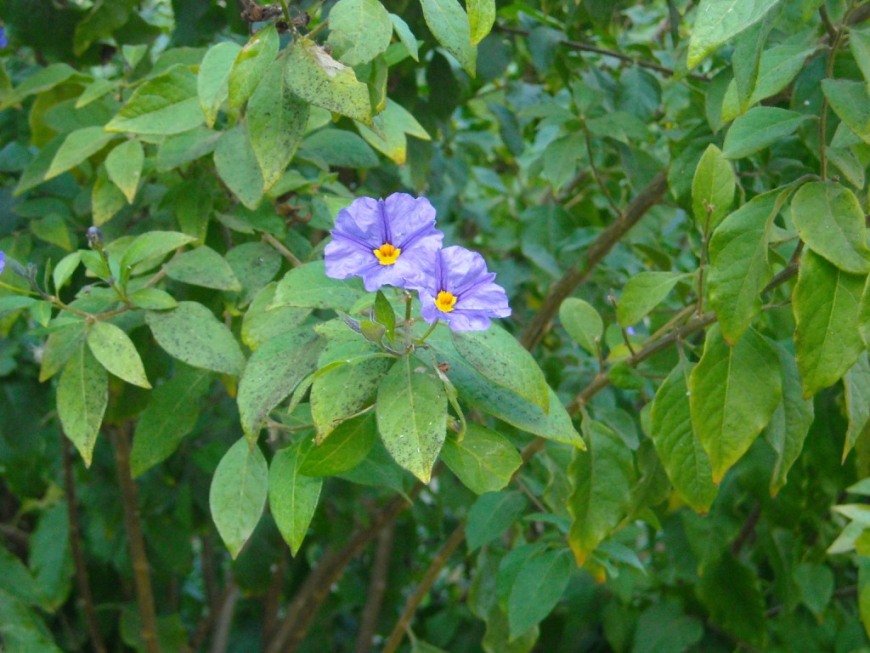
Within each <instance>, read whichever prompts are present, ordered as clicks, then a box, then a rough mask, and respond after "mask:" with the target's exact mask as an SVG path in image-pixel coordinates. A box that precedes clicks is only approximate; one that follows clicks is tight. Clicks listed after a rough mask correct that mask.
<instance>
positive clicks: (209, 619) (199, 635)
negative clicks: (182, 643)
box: [188, 583, 235, 651]
mask: <svg viewBox="0 0 870 653" xmlns="http://www.w3.org/2000/svg"><path fill="white" fill-rule="evenodd" d="M234 589H235V584H234V583H230V584H229V585H228V586H227V587H225V588H224V590H223V592H222V593H221V596H220V597H218V598H217V600H216V605H215V608H214V609H211V608H209V610H208V614H206V616H205V617H204V618H203V619H202V620H200V622H199V623H198V624H197V626H196V630H195V631H194V633H193V637H191V638H190V642H189V644H188V649H189V650H191V651H198V650H200V647H201V646H202V644H203V642H204V641H205V638H206V637H207V636H208V633H209V631H210V630H211V629H212V626H213V625H214V623H215V622H216V621H217V619H218V616H219V615H220V614H221V611H222V608H223V605H224V603H225V602H226V601H227V599H229V598H230V594H231V592H233V591H234Z"/></svg>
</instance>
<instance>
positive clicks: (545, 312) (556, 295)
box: [520, 170, 668, 351]
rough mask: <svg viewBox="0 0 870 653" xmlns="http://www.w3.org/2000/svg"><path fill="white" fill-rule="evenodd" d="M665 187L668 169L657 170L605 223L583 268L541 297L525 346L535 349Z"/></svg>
mask: <svg viewBox="0 0 870 653" xmlns="http://www.w3.org/2000/svg"><path fill="white" fill-rule="evenodd" d="M667 188H668V175H667V170H662V171H661V172H659V173H658V174H657V175H656V176H655V177H654V178H653V180H652V181H651V182H650V183H649V184H648V185H647V187H646V188H644V189H643V190H642V191H641V192H640V193H638V195H637V197H635V198H634V200H632V202H631V203H630V204H629V205H628V206H627V207H626V209H625V211H624V212H623V213H622V215H620V217H619V218H618V219H617V220H614V221H613V222H611V223H610V225H608V227H607V228H606V229H605V230H604V231H602V232H601V234H600V235H599V236H598V238H596V239H595V242H593V243H592V245H591V246H590V247H589V250H588V252H587V254H586V261H585V263H584V264H583V266H582V267H578V268H573V269H571V270H568V272H566V273H565V275H564V276H563V277H562V278H561V279H559V281H557V282H556V283H555V284H554V285H553V286H552V288H551V289H550V294H549V295H547V297H546V299H544V302H543V304H542V305H541V308H540V310H538V313H537V314H536V315H535V317H534V318H533V319H532V321H531V322H529V324H528V326H527V327H526V329H525V331H524V332H523V334H522V337H521V338H520V342H521V343H522V345H523V346H524V347H525V348H526V349H528V350H530V351H531V350H532V349H534V348H535V347H536V346H537V344H538V342H540V340H541V338H542V337H544V334H545V333H546V332H547V331H549V329H550V323H551V321H552V319H553V317H555V315H556V314H557V313H558V312H559V307H560V306H561V305H562V302H563V301H564V300H565V299H566V298H567V297H568V296H570V295H571V293H572V292H574V290H575V289H576V288H577V286H579V285H580V284H581V283H583V282H584V281H585V280H586V279H587V277H588V276H589V275H590V274H591V273H592V271H593V270H594V269H595V267H596V266H597V265H598V264H599V263H600V262H601V261H602V260H603V259H604V257H605V256H607V254H609V253H610V250H612V249H613V248H614V247H615V246H616V244H617V243H618V242H619V241H620V239H622V237H623V236H625V234H626V233H627V232H628V231H629V230H630V229H631V228H632V227H633V226H634V225H636V224H637V223H638V222H639V221H640V219H641V218H642V217H643V216H644V215H646V213H647V211H649V210H650V209H651V208H652V207H653V206H655V205H656V204H658V202H659V201H660V200H661V198H662V196H663V195H664V194H665V191H667Z"/></svg>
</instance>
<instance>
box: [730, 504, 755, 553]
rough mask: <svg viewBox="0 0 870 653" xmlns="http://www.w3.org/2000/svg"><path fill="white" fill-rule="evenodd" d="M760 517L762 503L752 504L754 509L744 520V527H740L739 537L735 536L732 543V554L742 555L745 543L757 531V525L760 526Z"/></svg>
mask: <svg viewBox="0 0 870 653" xmlns="http://www.w3.org/2000/svg"><path fill="white" fill-rule="evenodd" d="M760 517H761V504H760V503H756V504H755V505H754V506H752V511H751V512H750V513H749V516H748V517H747V518H746V521H745V522H743V527H742V528H741V529H740V532H739V533H738V534H737V537H736V538H734V541H733V542H732V543H731V554H732V555H733V556H734V557H735V558H736V557H737V556H739V555H740V551H741V550H742V549H743V547H744V545H745V544H746V543H747V542H748V541H749V538H750V537H752V534H753V533H755V527H756V526H758V520H759V518H760Z"/></svg>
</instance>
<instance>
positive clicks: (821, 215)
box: [791, 181, 870, 274]
mask: <svg viewBox="0 0 870 653" xmlns="http://www.w3.org/2000/svg"><path fill="white" fill-rule="evenodd" d="M791 217H792V221H793V222H794V226H795V228H797V231H798V235H800V237H801V240H803V241H804V242H805V243H806V244H807V245H808V246H809V248H810V249H812V250H813V251H814V252H815V253H816V254H819V255H820V256H823V257H824V258H826V259H827V260H828V261H829V262H831V263H833V264H834V265H836V266H837V267H838V268H840V269H841V270H843V272H851V273H853V274H864V273H866V272H867V271H868V270H870V249H868V248H867V227H866V226H865V224H864V211H863V210H862V209H861V205H860V204H859V203H858V198H856V197H855V195H854V194H853V193H852V191H850V190H849V189H848V188H846V187H844V186H841V185H840V184H836V183H832V182H822V181H819V182H812V183H809V184H804V185H803V186H801V187H800V189H799V190H798V191H797V192H796V193H795V195H794V198H793V199H792V201H791Z"/></svg>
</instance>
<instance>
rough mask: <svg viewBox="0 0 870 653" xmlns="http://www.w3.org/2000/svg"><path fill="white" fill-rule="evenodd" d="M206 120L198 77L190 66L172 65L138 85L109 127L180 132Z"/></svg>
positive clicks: (114, 130) (142, 131)
mask: <svg viewBox="0 0 870 653" xmlns="http://www.w3.org/2000/svg"><path fill="white" fill-rule="evenodd" d="M202 122H203V114H202V110H201V109H200V108H199V99H198V97H197V95H196V77H195V76H194V74H193V73H192V72H190V69H188V68H187V67H186V66H182V65H176V66H172V67H171V68H170V69H169V70H167V71H166V72H165V73H163V74H162V75H158V76H157V77H154V78H153V79H149V80H148V81H147V82H145V83H144V84H142V85H141V86H140V87H138V88H137V89H136V90H135V91H134V92H133V95H132V96H130V99H129V100H127V102H126V103H125V104H124V106H123V107H121V110H120V111H118V113H117V115H116V116H115V117H114V118H112V120H110V121H109V124H108V125H106V127H105V129H106V131H109V132H131V133H133V134H154V135H164V136H165V135H169V134H180V133H181V132H186V131H188V130H190V129H193V128H194V127H198V126H199V125H201V124H202Z"/></svg>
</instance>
